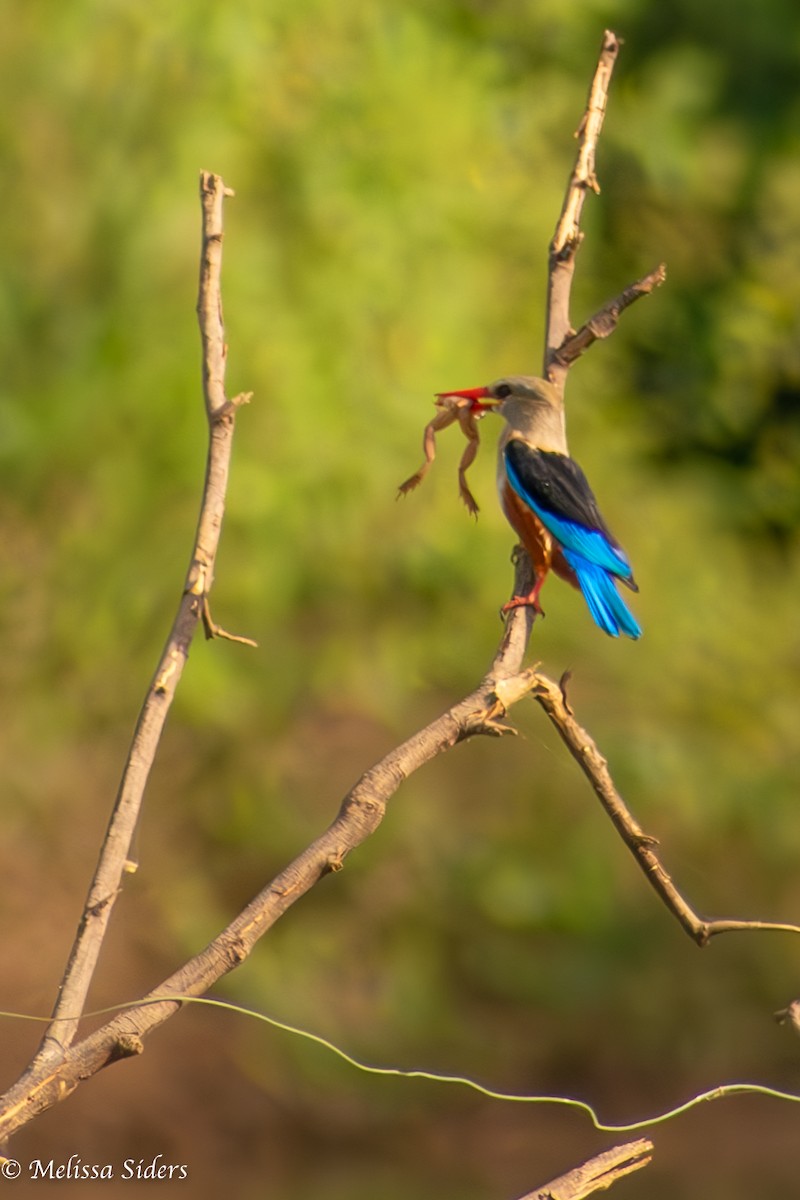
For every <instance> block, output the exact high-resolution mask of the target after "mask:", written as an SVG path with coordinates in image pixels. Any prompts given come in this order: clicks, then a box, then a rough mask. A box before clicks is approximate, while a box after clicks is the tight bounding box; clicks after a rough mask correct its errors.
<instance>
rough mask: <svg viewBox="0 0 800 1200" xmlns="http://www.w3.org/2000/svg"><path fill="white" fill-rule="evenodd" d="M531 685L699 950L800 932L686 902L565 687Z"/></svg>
mask: <svg viewBox="0 0 800 1200" xmlns="http://www.w3.org/2000/svg"><path fill="white" fill-rule="evenodd" d="M530 685H531V694H532V695H533V697H534V699H536V700H537V701H538V702H539V704H540V705H541V707H542V708H543V709H544V711H545V712H546V713H547V715H548V717H549V718H550V720H551V721H552V723H553V725H554V726H555V727H556V729H557V730H558V732H559V734H560V736H561V739H562V741H563V742H564V744H565V746H566V747H567V749H568V750H569V752H570V754H571V755H572V757H573V758H574V759H575V761H576V762H577V763H578V765H579V766H580V768H581V770H582V771H583V773H584V775H585V776H586V778H587V779H588V780H589V782H590V783H591V785H592V787H593V788H594V790H595V793H596V795H597V797H598V799H599V800H600V803H601V804H602V806H603V808H604V809H605V811H606V812H607V814H608V816H609V817H610V818H611V821H612V822H613V825H614V828H615V829H616V830H617V832H618V833H619V835H620V837H621V838H622V840H623V841H624V843H625V845H626V846H627V847H628V849H629V850H630V852H631V854H633V856H634V858H635V859H636V861H637V863H638V864H639V866H640V867H641V869H642V871H643V872H644V874H645V877H646V879H647V880H648V881H649V883H650V884H651V886H652V887H653V888H654V889H655V891H656V892H657V893H658V895H659V896H660V897H661V899H662V900H663V902H664V904H665V905H666V906H667V908H668V909H669V911H670V912H671V913H672V914H673V916H675V917H676V918H677V920H678V921H679V922H680V924H681V925H682V926H683V928H684V929H685V930H686V932H687V933H688V934H689V936H690V937H691V938H692V939H693V940H694V941H695V942H696V943H697V945H698V946H705V945H706V943H707V942H708V941H709V940H710V939H711V938H712V937H714V936H715V935H716V934H720V933H732V932H740V933H741V932H745V931H749V930H765V929H769V930H772V931H775V932H780V933H800V927H798V926H797V925H787V924H782V923H778V922H772V921H742V920H735V919H734V920H715V921H707V920H704V919H703V918H702V917H699V916H698V915H697V913H696V912H695V911H694V909H693V908H692V907H691V906H690V905H689V904H687V902H686V900H684V898H683V896H682V895H681V893H680V892H679V891H678V889H677V888H676V887H675V884H674V883H673V882H672V879H671V878H670V876H669V874H668V873H667V871H666V870H665V869H664V867H663V865H662V863H661V860H660V859H659V857H658V855H657V854H656V852H655V850H654V849H653V847H654V846H655V845H656V844H657V842H656V839H655V838H653V837H650V836H649V834H646V833H645V832H644V830H643V829H642V828H641V826H640V825H639V823H638V822H637V821H636V819H635V818H634V817H633V815H632V814H631V813H630V811H629V810H628V808H627V806H626V804H625V802H624V800H623V799H622V797H621V796H620V794H619V792H618V791H617V789H616V787H615V785H614V781H613V779H612V778H611V773H610V772H609V769H608V763H607V762H606V760H605V758H603V756H602V754H601V753H600V751H599V750H598V748H597V744H596V743H595V741H594V739H593V738H592V737H591V736H590V735H589V734H588V733H587V732H586V730H585V729H584V728H583V727H582V726H581V725H579V724H578V722H577V720H576V719H575V715H574V713H573V712H572V709H571V708H570V707H569V705H568V703H567V700H566V697H565V694H564V688H563V686H562V685H561V684H558V683H555V682H554V681H553V680H552V679H548V678H547V676H546V675H540V674H539V673H538V672H535V671H533V672H531V675H530Z"/></svg>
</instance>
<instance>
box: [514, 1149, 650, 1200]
mask: <svg viewBox="0 0 800 1200" xmlns="http://www.w3.org/2000/svg"><path fill="white" fill-rule="evenodd" d="M652 1157H653V1143H652V1142H651V1141H648V1139H647V1138H639V1139H638V1141H635V1142H628V1143H627V1144H626V1145H624V1146H614V1148H613V1149H612V1150H605V1151H603V1153H602V1154H598V1155H596V1156H595V1157H594V1158H590V1159H589V1161H588V1162H585V1163H583V1165H582V1166H580V1167H576V1168H575V1169H574V1170H573V1171H567V1173H566V1174H565V1175H559V1177H558V1178H557V1179H552V1180H551V1181H550V1183H545V1184H543V1185H542V1186H541V1187H540V1188H537V1189H536V1191H535V1192H528V1193H527V1194H526V1195H525V1196H520V1200H585V1197H586V1196H591V1194H592V1193H593V1192H602V1191H605V1189H606V1188H609V1187H611V1185H612V1183H616V1181H617V1180H618V1179H622V1178H623V1176H624V1175H630V1174H631V1172H632V1171H638V1170H639V1169H640V1168H641V1167H646V1166H647V1164H648V1163H649V1162H650V1161H651V1160H652Z"/></svg>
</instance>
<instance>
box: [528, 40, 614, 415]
mask: <svg viewBox="0 0 800 1200" xmlns="http://www.w3.org/2000/svg"><path fill="white" fill-rule="evenodd" d="M620 45H621V42H620V39H619V38H618V37H617V35H616V34H615V33H612V32H611V30H609V29H607V30H606V31H605V33H604V34H603V43H602V46H601V47H600V57H599V59H598V62H597V67H596V69H595V73H594V78H593V79H592V84H591V87H590V88H589V99H588V101H587V103H586V111H585V112H584V114H583V118H582V120H581V123H580V125H579V126H578V131H577V133H576V135H575V136H576V137H577V139H578V153H577V156H576V159H575V166H574V167H573V170H572V175H571V176H570V179H569V183H568V184H567V191H566V195H565V197H564V204H563V207H562V209H561V216H560V217H559V219H558V224H557V225H556V229H555V233H554V235H553V240H552V241H551V243H550V260H549V262H550V269H549V272H548V280H547V321H546V330H545V355H544V368H545V370H544V373H545V376H546V378H548V379H549V380H550V382H551V383H554V384H555V385H556V387H558V389H559V391H561V392H562V393H563V390H564V380H565V378H566V371H567V369H566V367H565V366H562V365H561V364H559V363H557V362H556V361H555V356H556V352H557V351H558V349H559V348H560V347H561V345H562V344H563V343H564V342H565V341H566V339H567V338H568V337H569V335H570V333H571V332H572V327H571V324H570V316H569V302H570V292H571V290H572V276H573V274H574V272H575V255H576V254H577V251H578V246H579V245H580V243H581V239H582V237H583V235H582V233H581V230H580V221H581V213H582V212H583V203H584V200H585V199H586V192H587V190H588V189H591V190H592V191H593V192H599V190H600V188H599V185H598V182H597V175H596V173H595V150H596V147H597V139H598V138H599V136H600V131H601V129H602V128H603V118H604V117H605V112H606V102H607V99H608V89H609V86H610V84H611V76H612V74H613V71H614V66H615V64H616V61H617V55H618V54H619V48H620Z"/></svg>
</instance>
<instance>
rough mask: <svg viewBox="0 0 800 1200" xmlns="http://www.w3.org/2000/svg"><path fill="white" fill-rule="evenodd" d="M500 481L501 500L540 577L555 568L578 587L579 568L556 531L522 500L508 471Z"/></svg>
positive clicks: (510, 523)
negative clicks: (564, 550) (564, 551)
mask: <svg viewBox="0 0 800 1200" xmlns="http://www.w3.org/2000/svg"><path fill="white" fill-rule="evenodd" d="M498 482H499V484H500V486H499V492H500V503H501V505H502V507H503V512H504V513H505V515H506V520H507V521H508V523H509V525H510V526H511V528H512V529H513V530H514V532H515V533H516V534H517V536H518V537H519V539H520V541H521V542H522V544H523V546H524V547H525V549H526V550H527V552H528V556H529V558H530V560H531V564H532V566H533V570H534V574H535V575H536V578H537V579H540V578H541V577H542V576H543V575H546V574H547V572H548V571H549V570H551V569H552V570H553V571H555V573H556V575H559V576H560V577H561V578H562V579H565V580H566V581H567V583H571V584H572V586H573V587H577V586H578V581H577V579H576V578H575V572H574V571H573V570H572V567H570V566H569V564H568V563H567V562H566V560H565V558H564V555H563V554H562V552H561V547H560V546H559V545H558V543H557V542H556V541H555V539H554V538H553V535H552V534H551V533H548V531H547V530H546V529H545V527H544V525H543V524H542V522H541V521H540V520H539V518H538V517H537V516H536V513H535V512H534V511H533V510H532V509H530V508H529V507H528V505H527V504H525V503H523V501H522V500H520V498H519V496H518V495H517V493H516V492H515V491H514V489H513V488H512V487H511V485H510V484H509V482H508V479H507V478H506V476H505V471H504V472H503V478H502V480H499V481H498Z"/></svg>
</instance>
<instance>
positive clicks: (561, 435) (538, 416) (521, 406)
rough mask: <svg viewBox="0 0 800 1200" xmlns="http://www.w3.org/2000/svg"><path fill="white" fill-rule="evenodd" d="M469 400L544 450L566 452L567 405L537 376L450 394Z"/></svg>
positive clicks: (498, 381) (508, 377)
mask: <svg viewBox="0 0 800 1200" xmlns="http://www.w3.org/2000/svg"><path fill="white" fill-rule="evenodd" d="M451 394H454V395H464V396H469V397H470V398H471V399H473V400H474V401H476V408H477V409H478V410H479V411H481V410H482V411H484V412H496V413H499V415H500V416H501V417H503V418H504V419H505V421H506V422H507V423H508V427H509V432H513V433H516V434H518V435H519V436H520V437H522V438H524V439H525V440H526V441H528V442H530V443H531V444H532V445H535V446H538V447H539V449H541V450H555V451H558V453H560V454H565V453H566V451H567V439H566V432H565V426H564V405H563V403H562V400H561V396H560V394H559V392H558V391H557V390H556V388H555V387H554V386H553V384H552V383H548V382H547V380H546V379H539V377H538V376H536V375H506V376H505V377H504V378H503V379H496V380H495V381H494V383H490V384H489V385H488V387H483V388H472V389H471V390H469V391H468V392H462V393H458V392H456V393H451Z"/></svg>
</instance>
